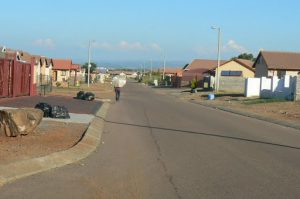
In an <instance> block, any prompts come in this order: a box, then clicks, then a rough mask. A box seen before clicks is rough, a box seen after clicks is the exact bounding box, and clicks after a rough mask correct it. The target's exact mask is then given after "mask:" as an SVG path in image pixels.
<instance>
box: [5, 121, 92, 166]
mask: <svg viewBox="0 0 300 199" xmlns="http://www.w3.org/2000/svg"><path fill="white" fill-rule="evenodd" d="M87 127H88V124H75V123H63V122H52V121H42V123H41V124H40V125H39V126H38V127H37V129H36V130H35V132H34V133H33V134H30V135H27V136H20V137H16V138H8V137H0V163H1V164H8V163H12V162H15V161H20V160H25V159H31V158H36V157H41V156H45V155H49V154H51V153H54V152H59V151H64V150H67V149H69V148H71V147H73V146H74V145H76V144H77V143H78V141H79V140H80V139H81V138H82V136H83V135H84V132H85V131H86V129H87Z"/></svg>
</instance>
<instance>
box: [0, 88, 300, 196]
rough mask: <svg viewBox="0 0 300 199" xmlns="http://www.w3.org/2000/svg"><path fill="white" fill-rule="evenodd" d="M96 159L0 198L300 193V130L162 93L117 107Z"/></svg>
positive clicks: (129, 95) (137, 91)
mask: <svg viewBox="0 0 300 199" xmlns="http://www.w3.org/2000/svg"><path fill="white" fill-rule="evenodd" d="M102 138H103V141H102V144H101V146H100V147H99V148H98V150H97V151H96V152H95V153H94V154H92V155H91V156H90V157H89V158H87V159H85V160H83V161H81V162H78V163H76V164H72V165H69V166H66V167H63V168H59V169H54V170H51V171H49V172H45V173H41V174H38V175H34V176H31V177H27V178H25V179H22V180H19V181H17V182H14V183H12V184H9V185H6V186H4V187H2V188H0V198H9V199H17V198H26V199H27V198H28V199H40V198H43V199H48V198H55V199H60V198H61V199H69V198H70V199H71V198H72V199H77V198H78V199H83V198H97V199H100V198H103V199H109V198H120V199H127V198H128V199H129V198H130V199H132V198H138V199H143V198H154V199H160V198H161V199H168V198H175V199H177V198H187V199H189V198H195V199H198V198H230V199H232V198H238V199H240V198H272V199H276V198H300V131H298V130H294V129H290V128H286V127H282V126H278V125H274V124H271V123H267V122H263V121H259V120H255V119H251V118H247V117H243V116H238V115H234V114H231V113H226V112H223V111H219V110H213V109H210V108H206V107H202V106H200V105H196V104H192V103H188V102H183V101H180V100H178V99H175V98H173V97H170V96H164V95H159V94H157V92H156V90H155V89H150V88H147V87H145V86H141V85H139V84H135V83H130V84H128V85H127V87H126V88H124V89H123V90H122V93H121V100H120V101H119V102H117V103H115V104H114V105H112V107H111V109H110V112H109V114H108V117H107V121H106V126H105V129H104V134H103V136H102Z"/></svg>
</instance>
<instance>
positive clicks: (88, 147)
mask: <svg viewBox="0 0 300 199" xmlns="http://www.w3.org/2000/svg"><path fill="white" fill-rule="evenodd" d="M109 106H110V104H109V103H106V102H104V103H103V104H102V106H101V108H100V109H99V110H98V112H97V113H96V117H95V118H94V119H93V121H92V122H91V123H90V125H89V127H88V129H87V131H86V133H85V134H84V137H83V138H82V140H80V142H79V143H78V144H76V145H75V146H74V147H72V148H70V149H68V150H66V151H61V152H56V153H52V154H50V155H47V156H44V157H39V158H33V159H29V160H23V161H19V162H13V163H10V164H6V165H0V187H1V186H3V185H4V184H7V183H10V182H13V181H15V180H17V179H20V178H24V177H27V176H30V175H33V174H37V173H41V172H44V171H48V170H50V169H54V168H58V167H62V166H65V165H68V164H71V163H74V162H77V161H79V160H82V159H84V158H86V157H88V156H89V155H90V154H91V153H92V152H94V151H95V150H96V149H97V147H98V146H99V144H100V141H101V136H102V131H103V127H104V119H105V117H106V114H107V112H108V109H109Z"/></svg>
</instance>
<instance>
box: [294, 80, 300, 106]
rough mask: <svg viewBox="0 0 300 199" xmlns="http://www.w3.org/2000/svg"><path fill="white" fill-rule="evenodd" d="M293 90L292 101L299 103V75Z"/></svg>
mask: <svg viewBox="0 0 300 199" xmlns="http://www.w3.org/2000/svg"><path fill="white" fill-rule="evenodd" d="M294 88H295V91H294V101H299V100H300V76H299V75H298V76H297V77H296V81H295V87H294Z"/></svg>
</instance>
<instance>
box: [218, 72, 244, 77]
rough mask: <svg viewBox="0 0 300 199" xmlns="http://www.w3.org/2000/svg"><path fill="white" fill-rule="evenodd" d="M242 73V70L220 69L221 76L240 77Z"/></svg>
mask: <svg viewBox="0 0 300 199" xmlns="http://www.w3.org/2000/svg"><path fill="white" fill-rule="evenodd" d="M242 75H243V71H230V70H224V71H221V76H231V77H240V76H242Z"/></svg>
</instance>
